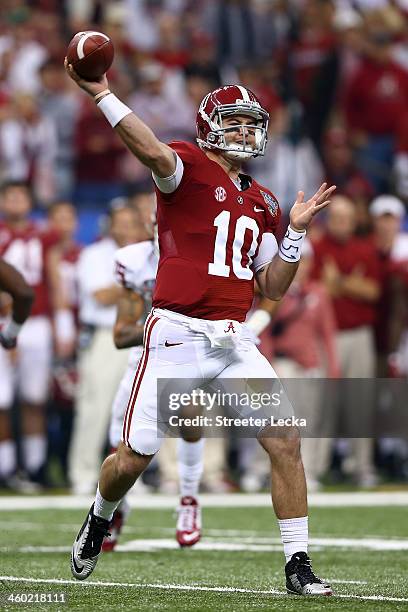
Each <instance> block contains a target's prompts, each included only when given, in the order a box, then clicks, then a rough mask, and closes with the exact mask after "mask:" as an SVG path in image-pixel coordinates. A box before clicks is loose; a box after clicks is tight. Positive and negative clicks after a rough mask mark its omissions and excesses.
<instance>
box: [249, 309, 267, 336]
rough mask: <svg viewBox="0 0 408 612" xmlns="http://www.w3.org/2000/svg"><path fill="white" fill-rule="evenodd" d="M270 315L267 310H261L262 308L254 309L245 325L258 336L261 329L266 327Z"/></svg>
mask: <svg viewBox="0 0 408 612" xmlns="http://www.w3.org/2000/svg"><path fill="white" fill-rule="evenodd" d="M271 320H272V317H271V315H270V314H269V312H266V310H262V308H260V309H258V310H255V312H254V313H253V314H252V315H251V316H250V317H249V319H248V321H247V322H246V326H247V327H249V329H250V330H251V331H253V332H254V334H255V335H256V336H259V334H261V333H262V332H263V330H264V329H265V328H266V327H268V325H269V323H270V322H271Z"/></svg>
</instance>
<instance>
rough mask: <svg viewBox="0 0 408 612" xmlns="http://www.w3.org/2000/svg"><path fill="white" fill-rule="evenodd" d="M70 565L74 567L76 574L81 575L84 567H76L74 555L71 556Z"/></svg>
mask: <svg viewBox="0 0 408 612" xmlns="http://www.w3.org/2000/svg"><path fill="white" fill-rule="evenodd" d="M72 565H73V566H74V569H75V571H76V572H77V573H78V574H82V572H83V571H84V567H85V566H84V565H83V566H82V567H78V565H77V564H76V562H75V557H74V554H72Z"/></svg>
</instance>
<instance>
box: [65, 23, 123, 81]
mask: <svg viewBox="0 0 408 612" xmlns="http://www.w3.org/2000/svg"><path fill="white" fill-rule="evenodd" d="M113 55H114V49H113V44H112V41H111V39H110V38H109V37H108V36H106V34H102V32H92V31H88V32H78V33H77V34H75V36H74V38H73V39H72V40H71V42H70V43H69V45H68V49H67V59H68V62H69V63H70V64H72V65H73V67H74V70H75V71H76V72H77V73H78V74H79V76H81V77H82V78H84V79H88V80H93V79H97V78H99V77H100V76H102V75H103V74H105V72H107V70H109V68H110V67H111V65H112V62H113Z"/></svg>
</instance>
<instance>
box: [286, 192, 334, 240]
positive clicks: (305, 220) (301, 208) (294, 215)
mask: <svg viewBox="0 0 408 612" xmlns="http://www.w3.org/2000/svg"><path fill="white" fill-rule="evenodd" d="M326 187H327V183H323V185H321V186H320V189H319V190H318V191H316V193H315V194H314V195H313V196H312V197H311V198H310V199H309V200H307V202H305V201H304V197H305V194H304V192H303V191H299V192H298V196H297V198H296V202H295V203H294V205H293V206H292V208H291V211H290V214H289V218H290V226H291V227H292V229H294V230H295V231H298V232H303V231H304V230H305V229H307V228H308V226H309V224H310V222H311V220H312V219H313V217H314V216H315V214H316V213H318V212H319V210H322V209H323V208H326V206H327V205H328V204H329V203H330V199H329V198H330V196H331V194H332V193H333V191H334V190H335V189H336V185H332V186H331V187H329V188H328V189H326Z"/></svg>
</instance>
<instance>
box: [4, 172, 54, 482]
mask: <svg viewBox="0 0 408 612" xmlns="http://www.w3.org/2000/svg"><path fill="white" fill-rule="evenodd" d="M31 208H32V197H31V193H30V190H29V188H28V186H27V185H26V184H25V183H21V182H17V181H16V182H14V181H10V182H7V183H4V184H3V185H2V187H1V192H0V213H1V215H2V220H1V222H0V256H1V257H3V258H4V260H5V261H7V262H8V263H9V264H11V265H13V266H14V267H15V268H17V270H18V271H19V272H20V273H21V274H22V275H23V277H24V279H25V281H26V282H27V284H28V285H30V287H32V289H33V291H34V296H35V299H34V303H33V305H32V309H31V313H30V316H29V317H28V319H27V321H26V323H25V325H24V328H23V329H22V331H21V334H20V336H19V341H18V345H17V347H16V351H17V357H16V359H15V361H14V363H12V361H11V359H10V354H9V353H7V352H6V351H4V350H3V349H2V348H1V347H0V371H1V377H0V406H1V408H2V409H3V410H7V409H9V408H10V407H11V405H12V403H13V399H14V396H15V390H16V389H15V387H16V386H17V389H18V394H19V398H20V408H21V411H20V415H21V426H22V432H23V436H22V463H23V465H24V468H25V470H26V472H27V474H28V476H29V478H30V480H31V481H32V482H31V483H30V482H27V481H24V480H18V479H17V480H16V483H15V484H16V486H24V487H25V488H26V489H27V490H29V489H31V490H32V489H33V488H37V487H38V484H37V483H38V482H39V481H41V480H42V478H43V473H42V472H43V468H44V464H45V459H46V450H47V448H46V446H47V441H46V423H45V402H46V400H47V398H48V392H49V381H50V373H51V359H52V343H53V335H52V324H51V315H52V314H54V316H55V322H56V323H57V320H58V318H59V314H61V312H62V313H63V311H64V305H63V304H62V302H61V291H60V277H59V271H58V268H57V265H56V262H55V259H54V258H53V257H52V253H53V250H54V249H55V248H57V245H58V242H59V239H60V236H59V234H58V233H56V232H54V231H46V230H45V231H44V230H43V229H42V228H41V227H39V226H38V225H37V224H36V223H34V222H33V221H31V219H30V213H31ZM56 334H57V335H58V326H57V325H56Z"/></svg>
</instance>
